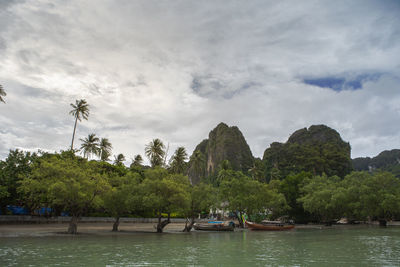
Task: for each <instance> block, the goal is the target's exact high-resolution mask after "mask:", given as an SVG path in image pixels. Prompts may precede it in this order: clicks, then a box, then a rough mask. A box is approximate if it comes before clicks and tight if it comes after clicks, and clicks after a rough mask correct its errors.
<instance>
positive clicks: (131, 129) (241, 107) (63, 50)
mask: <svg viewBox="0 0 400 267" xmlns="http://www.w3.org/2000/svg"><path fill="white" fill-rule="evenodd" d="M2 3H3V4H4V2H2ZM18 3H19V4H16V5H15V4H13V5H8V6H7V8H6V11H0V25H1V26H0V33H1V39H0V55H1V56H2V59H4V60H2V64H1V65H0V77H2V78H3V77H4V79H5V82H3V81H1V82H2V84H3V83H4V86H5V88H6V89H7V105H0V109H2V110H1V115H0V121H1V122H2V123H4V125H6V127H7V130H6V132H3V133H2V137H1V138H2V141H3V140H5V141H4V142H2V143H5V144H7V146H10V148H11V147H15V146H18V147H26V148H33V147H38V146H39V147H43V148H46V149H53V150H58V148H60V147H62V148H63V147H66V146H68V144H69V142H70V138H71V132H72V129H71V127H72V125H73V121H72V118H71V117H70V116H69V115H68V112H69V103H71V102H74V100H75V99H81V98H85V99H87V100H88V102H89V104H90V105H91V114H90V118H89V121H85V122H83V123H81V124H80V125H79V126H78V127H79V128H78V131H79V132H78V135H79V136H85V135H86V134H88V133H90V132H96V133H97V134H98V135H99V136H105V137H108V138H110V139H111V141H112V143H113V145H114V151H115V153H119V152H121V153H124V154H125V155H127V156H133V155H134V154H137V153H141V152H143V148H144V145H145V144H146V143H147V142H149V141H150V140H151V139H152V138H155V137H159V138H162V139H163V140H164V141H166V142H170V143H171V150H173V149H174V147H175V146H178V145H184V146H186V147H187V148H188V150H189V151H192V149H193V148H194V146H195V145H196V144H197V143H198V142H200V141H201V140H202V139H204V138H206V137H207V135H208V131H209V130H211V129H212V128H213V127H214V126H215V125H217V124H218V123H219V122H220V121H225V122H227V123H228V124H230V125H238V126H239V128H240V129H241V130H242V131H243V132H244V134H245V136H246V138H247V140H248V142H249V143H250V146H251V148H252V149H253V153H254V154H255V155H256V156H261V155H262V152H263V150H264V149H265V148H266V147H267V146H268V145H269V143H271V142H273V141H286V140H285V139H286V138H287V137H288V136H289V134H290V133H291V132H292V131H294V130H296V129H298V128H302V127H307V126H309V125H311V124H313V123H324V124H327V125H329V126H332V127H336V128H337V129H338V130H339V132H340V133H342V135H343V137H344V138H345V140H347V141H350V143H351V144H352V146H353V154H354V155H357V156H358V155H360V156H362V155H364V154H365V155H374V154H376V153H377V152H379V150H383V149H390V148H394V147H396V146H400V136H399V135H398V134H397V133H396V130H395V126H393V125H397V124H396V123H393V122H397V121H398V120H399V117H398V116H399V109H398V106H399V104H398V101H399V98H398V97H399V92H398V88H399V84H400V82H399V80H398V79H399V78H398V77H400V68H399V63H398V62H400V45H399V44H400V42H399V41H400V39H399V38H400V34H399V29H400V18H399V16H398V14H399V10H400V7H399V4H398V3H397V2H396V1H384V2H382V1H352V2H340V1H339V2H337V1H336V2H334V3H333V2H331V1H324V2H312V1H310V2H303V3H302V5H294V4H293V2H291V1H279V2H277V1H251V2H243V1H173V2H160V1H118V2H115V1H96V3H95V4H94V3H93V2H91V1H68V2H65V1H52V2H47V1H43V2H41V1H35V2H18ZM0 10H1V8H0ZM1 47H2V48H1ZM371 73H372V74H374V73H380V74H381V75H378V76H377V77H376V78H375V79H369V78H363V77H361V76H362V75H364V74H368V75H369V74H371ZM360 75H361V76H360ZM310 77H311V78H312V79H318V78H323V77H340V78H343V79H344V80H346V81H350V82H351V81H353V82H359V83H360V85H362V90H357V91H352V90H342V91H340V92H334V91H332V90H326V89H323V88H319V87H315V86H310V85H307V84H304V83H303V80H304V79H305V78H310ZM353 85H354V86H356V85H355V84H353ZM396 107H397V108H396ZM28 123H33V125H32V124H28ZM27 136H28V137H29V138H26V137H27ZM28 139H29V140H28ZM49 140H51V141H49ZM387 140H390V142H391V143H390V142H389V141H387ZM388 146H391V147H388ZM6 150H8V147H4V146H3V147H0V153H2V155H4V153H6V152H4V151H6ZM363 153H364V154H363Z"/></svg>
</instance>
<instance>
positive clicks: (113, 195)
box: [103, 172, 141, 232]
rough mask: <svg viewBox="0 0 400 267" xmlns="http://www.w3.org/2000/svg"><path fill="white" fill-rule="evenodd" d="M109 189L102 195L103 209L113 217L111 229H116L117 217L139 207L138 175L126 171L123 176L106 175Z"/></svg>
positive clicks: (117, 224)
mask: <svg viewBox="0 0 400 267" xmlns="http://www.w3.org/2000/svg"><path fill="white" fill-rule="evenodd" d="M108 176H109V183H110V185H111V190H109V191H107V192H106V193H105V194H104V197H103V206H104V208H105V210H106V211H107V212H108V213H109V214H110V215H111V216H113V217H114V218H115V221H114V224H113V229H112V231H113V232H115V231H118V226H119V218H120V217H121V216H123V215H125V214H128V213H130V212H132V211H135V210H137V209H138V208H139V207H141V198H140V194H139V192H138V188H139V183H140V175H139V174H138V173H133V172H128V173H127V174H126V175H124V176H119V175H115V174H114V175H112V174H111V175H108Z"/></svg>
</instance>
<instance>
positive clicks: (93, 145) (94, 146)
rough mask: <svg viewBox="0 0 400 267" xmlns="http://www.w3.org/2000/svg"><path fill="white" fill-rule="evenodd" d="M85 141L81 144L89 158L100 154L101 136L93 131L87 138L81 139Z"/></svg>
mask: <svg viewBox="0 0 400 267" xmlns="http://www.w3.org/2000/svg"><path fill="white" fill-rule="evenodd" d="M79 140H81V141H82V142H83V143H82V145H81V150H82V151H83V156H84V157H85V158H87V159H89V156H90V157H91V156H93V155H99V154H100V148H99V141H100V140H99V138H98V137H96V134H94V133H91V134H89V135H88V137H85V139H79Z"/></svg>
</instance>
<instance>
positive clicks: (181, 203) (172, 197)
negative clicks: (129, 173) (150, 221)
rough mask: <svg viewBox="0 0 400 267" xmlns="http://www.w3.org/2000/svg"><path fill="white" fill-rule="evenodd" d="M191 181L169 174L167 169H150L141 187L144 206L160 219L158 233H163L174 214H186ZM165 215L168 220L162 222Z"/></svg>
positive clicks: (185, 177)
mask: <svg viewBox="0 0 400 267" xmlns="http://www.w3.org/2000/svg"><path fill="white" fill-rule="evenodd" d="M189 186H190V184H189V179H188V177H187V176H183V175H181V174H168V172H167V171H166V170H165V169H162V168H154V169H149V170H147V171H146V173H145V179H144V180H143V182H142V183H141V185H140V190H139V192H141V194H142V200H143V202H142V203H143V206H144V207H146V208H147V209H151V210H152V211H153V212H154V213H155V214H156V215H157V217H158V223H157V233H162V232H163V229H164V227H165V226H166V225H168V224H169V223H170V222H171V220H170V215H171V213H173V212H181V213H182V212H184V211H185V210H187V209H188V208H189V205H190V193H189ZM163 214H167V219H166V220H162V216H163Z"/></svg>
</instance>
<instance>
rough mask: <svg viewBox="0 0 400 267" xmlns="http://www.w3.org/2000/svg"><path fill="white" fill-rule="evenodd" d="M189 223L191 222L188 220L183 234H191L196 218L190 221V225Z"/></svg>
mask: <svg viewBox="0 0 400 267" xmlns="http://www.w3.org/2000/svg"><path fill="white" fill-rule="evenodd" d="M188 222H189V218H186V223H185V229H183V232H190V231H191V230H192V228H193V225H194V222H195V218H194V216H192V218H191V219H190V223H189V225H188Z"/></svg>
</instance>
